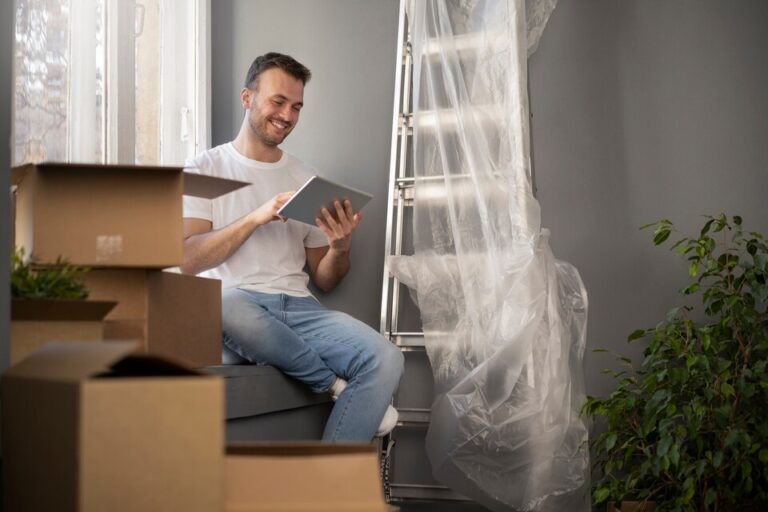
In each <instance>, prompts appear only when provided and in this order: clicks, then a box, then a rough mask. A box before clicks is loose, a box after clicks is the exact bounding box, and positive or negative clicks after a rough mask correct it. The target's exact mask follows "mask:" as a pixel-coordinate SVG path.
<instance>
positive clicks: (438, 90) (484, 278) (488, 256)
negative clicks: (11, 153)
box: [388, 0, 589, 510]
mask: <svg viewBox="0 0 768 512" xmlns="http://www.w3.org/2000/svg"><path fill="white" fill-rule="evenodd" d="M535 3H536V2H535V1H530V0H529V1H527V2H524V1H523V0H486V1H472V2H470V1H459V0H456V1H450V0H447V1H439V0H428V1H418V2H414V4H412V10H411V12H410V20H411V21H410V23H411V34H412V48H413V102H414V132H413V159H414V160H413V164H414V165H413V173H414V176H413V177H414V183H415V185H414V203H413V205H414V206H413V207H414V255H412V256H398V257H391V258H389V259H388V267H389V270H390V272H392V274H393V275H395V276H396V277H397V278H398V279H399V280H400V281H401V282H403V283H405V284H406V285H407V286H408V287H409V288H410V289H411V292H412V295H413V297H414V299H415V301H416V303H417V304H418V306H419V309H420V312H421V318H422V326H423V329H424V333H425V343H426V348H427V353H428V355H429V358H430V363H431V365H432V368H433V371H434V376H435V391H436V400H435V402H434V403H433V406H432V416H431V423H430V427H429V432H428V434H427V453H428V455H429V458H430V461H431V463H432V469H433V473H434V475H435V477H436V478H437V479H438V480H439V481H441V482H443V483H444V484H446V485H448V486H449V487H451V488H453V489H454V490H456V491H458V492H461V493H463V494H465V495H467V496H469V497H471V498H473V499H475V500H477V501H478V502H480V503H482V504H484V505H486V506H487V507H489V508H491V509H493V510H511V509H515V510H563V509H566V508H567V509H568V510H588V509H589V499H588V488H589V482H588V473H589V467H588V466H589V464H588V460H589V454H588V449H587V445H586V441H587V428H586V425H585V424H584V422H583V420H582V418H581V417H580V415H579V409H580V407H581V404H582V403H583V401H584V389H583V375H582V360H583V353H584V346H585V333H586V320H587V295H586V291H585V290H584V286H583V284H582V282H581V279H580V277H579V274H578V272H577V271H576V269H575V268H573V267H572V266H570V265H568V264H567V263H563V262H559V261H557V260H555V258H554V256H553V255H552V252H551V250H550V248H549V245H548V233H547V231H546V230H541V227H540V213H539V206H538V202H537V201H536V200H535V198H534V197H533V194H532V191H531V182H530V167H529V128H528V103H527V88H526V83H527V79H526V59H527V55H528V49H529V46H530V45H529V39H528V37H527V36H526V33H527V31H530V27H528V30H527V29H526V17H525V11H526V8H528V9H530V8H531V7H530V4H535ZM544 3H547V4H549V5H550V6H552V7H553V6H554V2H551V1H549V2H544ZM537 12H539V16H540V18H539V19H541V12H540V11H537ZM549 12H551V8H550V9H549ZM545 21H546V19H544V22H545ZM539 28H540V29H539V30H538V34H539V35H540V34H541V29H543V26H542V27H539ZM536 37H538V36H536Z"/></svg>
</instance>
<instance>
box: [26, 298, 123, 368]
mask: <svg viewBox="0 0 768 512" xmlns="http://www.w3.org/2000/svg"><path fill="white" fill-rule="evenodd" d="M114 305H115V303H114V302H108V301H86V300H49V299H13V300H12V301H11V364H12V365H13V364H16V363H18V362H19V361H21V360H22V359H24V358H25V357H27V356H28V355H29V354H31V353H32V352H34V351H35V350H37V349H38V348H40V347H42V346H43V345H45V344H46V343H48V342H51V341H100V340H101V339H103V324H102V322H101V319H102V318H104V315H106V314H107V313H108V312H109V310H110V309H112V308H113V307H114Z"/></svg>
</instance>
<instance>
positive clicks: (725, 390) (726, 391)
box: [720, 382, 735, 397]
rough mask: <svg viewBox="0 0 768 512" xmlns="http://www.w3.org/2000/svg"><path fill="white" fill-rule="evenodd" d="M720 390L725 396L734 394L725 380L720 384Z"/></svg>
mask: <svg viewBox="0 0 768 512" xmlns="http://www.w3.org/2000/svg"><path fill="white" fill-rule="evenodd" d="M720 392H721V393H723V394H724V395H725V396H726V397H730V396H733V395H734V394H735V392H734V390H733V386H731V385H730V384H728V383H727V382H723V383H722V384H721V385H720Z"/></svg>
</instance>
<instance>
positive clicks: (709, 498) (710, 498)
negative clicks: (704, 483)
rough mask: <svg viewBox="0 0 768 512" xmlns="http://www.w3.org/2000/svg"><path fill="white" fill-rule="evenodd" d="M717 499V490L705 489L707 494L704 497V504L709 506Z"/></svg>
mask: <svg viewBox="0 0 768 512" xmlns="http://www.w3.org/2000/svg"><path fill="white" fill-rule="evenodd" d="M716 499H717V491H716V490H715V489H711V488H710V489H707V494H706V495H705V497H704V506H706V507H709V506H710V505H711V504H713V503H714V502H715V500H716Z"/></svg>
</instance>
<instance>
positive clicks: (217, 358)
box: [85, 269, 221, 368]
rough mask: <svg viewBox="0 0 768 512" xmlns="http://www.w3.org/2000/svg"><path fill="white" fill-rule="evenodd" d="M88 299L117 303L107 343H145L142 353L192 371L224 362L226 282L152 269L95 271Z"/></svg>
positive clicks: (87, 279)
mask: <svg viewBox="0 0 768 512" xmlns="http://www.w3.org/2000/svg"><path fill="white" fill-rule="evenodd" d="M85 285H86V287H87V288H88V294H89V297H90V298H92V299H94V300H114V301H117V306H115V308H114V309H113V310H112V311H111V312H110V313H109V314H108V315H107V316H106V318H105V320H104V339H106V340H128V339H135V340H139V341H140V344H141V345H140V346H141V350H142V351H143V352H149V353H152V354H156V355H160V356H165V357H170V358H172V359H175V360H178V361H180V362H182V363H184V364H186V365H189V366H191V367H192V368H200V367H203V366H210V365H215V364H221V282H220V281H219V280H218V279H207V278H203V277H195V276H187V275H182V274H175V273H171V272H162V271H159V270H147V269H94V270H91V271H90V272H88V274H87V275H86V277H85Z"/></svg>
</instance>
